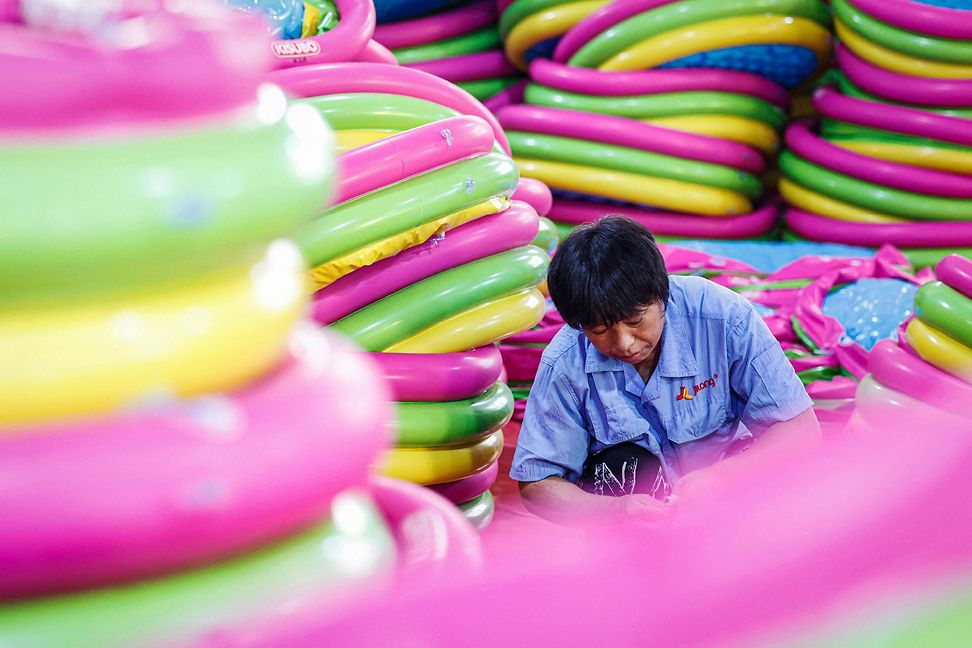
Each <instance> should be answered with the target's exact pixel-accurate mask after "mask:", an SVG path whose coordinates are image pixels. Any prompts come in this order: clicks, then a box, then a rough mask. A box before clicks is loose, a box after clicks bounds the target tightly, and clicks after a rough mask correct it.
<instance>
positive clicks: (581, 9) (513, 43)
mask: <svg viewBox="0 0 972 648" xmlns="http://www.w3.org/2000/svg"><path fill="white" fill-rule="evenodd" d="M610 1H611V0H581V1H579V2H566V3H564V4H557V5H556V6H552V7H549V8H547V9H544V10H542V11H538V12H536V13H534V14H531V15H530V16H527V17H526V18H524V19H523V20H521V21H519V22H518V23H516V26H514V27H513V28H512V29H510V31H509V33H508V34H506V35H505V37H504V39H503V40H504V41H505V47H506V56H507V58H509V59H510V61H512V62H513V65H515V66H516V67H517V68H519V69H520V70H522V71H524V72H526V71H527V66H528V63H529V61H527V52H529V50H530V48H531V47H533V46H534V45H536V44H538V43H542V42H544V41H547V40H550V39H551V38H556V37H558V36H561V35H563V34H564V33H565V32H567V31H568V30H569V29H570V28H571V27H573V26H574V25H576V24H577V23H578V22H580V21H581V20H583V19H584V18H585V17H587V16H589V15H590V14H591V13H593V12H594V11H597V10H598V9H600V8H601V7H603V6H604V5H606V4H608V3H609V2H610ZM503 16H504V17H505V16H506V13H504V14H503ZM501 24H502V23H501Z"/></svg>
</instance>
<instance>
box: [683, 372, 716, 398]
mask: <svg viewBox="0 0 972 648" xmlns="http://www.w3.org/2000/svg"><path fill="white" fill-rule="evenodd" d="M718 377H719V374H712V377H711V378H709V379H708V380H703V381H702V382H700V383H699V384H698V385H692V390H693V391H692V393H691V394H689V391H688V387H682V390H681V391H680V392H679V393H678V395H677V396H675V400H677V401H680V400H692V399H693V398H695V396H696V395H697V394H698V393H699V392H700V391H702V390H703V389H706V388H708V387H715V386H716V378H718Z"/></svg>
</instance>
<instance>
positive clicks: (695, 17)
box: [568, 0, 830, 69]
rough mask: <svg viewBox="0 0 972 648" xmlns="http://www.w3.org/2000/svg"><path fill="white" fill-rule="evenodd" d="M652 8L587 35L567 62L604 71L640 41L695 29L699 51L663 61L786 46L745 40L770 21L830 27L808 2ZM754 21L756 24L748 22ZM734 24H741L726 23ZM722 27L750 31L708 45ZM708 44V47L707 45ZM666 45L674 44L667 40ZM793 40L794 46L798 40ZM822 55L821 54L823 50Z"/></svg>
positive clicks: (727, 1)
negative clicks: (741, 47)
mask: <svg viewBox="0 0 972 648" xmlns="http://www.w3.org/2000/svg"><path fill="white" fill-rule="evenodd" d="M652 4H655V5H656V6H655V7H654V8H651V9H649V10H647V11H641V12H640V13H638V14H635V15H633V16H631V17H630V18H627V19H626V20H622V21H619V22H617V23H615V24H613V25H611V26H610V28H608V29H605V30H603V31H601V32H600V33H599V34H597V35H595V36H593V37H592V38H591V39H590V40H588V41H587V42H586V43H584V44H583V45H582V46H580V47H579V48H577V50H576V51H575V52H574V53H573V54H572V55H571V56H570V58H569V60H568V62H569V64H570V65H572V66H576V67H588V68H590V67H600V68H601V69H608V68H605V65H607V64H609V62H610V61H612V60H616V59H619V58H620V57H622V56H623V53H624V52H630V51H632V50H634V49H635V48H638V47H639V45H641V44H642V43H648V42H652V41H653V40H658V41H659V42H660V39H665V38H670V37H672V36H676V37H677V35H679V34H681V33H682V32H685V31H686V30H696V32H697V38H698V39H699V44H700V47H698V48H694V49H692V50H691V51H686V52H685V53H680V54H677V55H675V56H671V57H670V58H669V60H671V59H676V58H681V57H682V56H684V55H686V54H690V53H695V52H698V51H705V50H711V49H720V48H722V47H731V46H735V45H748V44H750V43H755V42H769V43H782V42H790V41H788V40H770V41H754V40H751V37H753V36H756V35H757V31H756V30H758V29H759V28H760V27H762V26H763V25H764V24H765V23H766V22H767V21H772V22H776V23H780V22H783V21H784V20H791V21H793V22H796V21H801V22H808V23H811V24H814V25H815V26H817V27H819V28H821V29H822V28H825V27H826V26H828V25H829V24H830V16H829V15H828V13H827V11H826V7H824V6H823V5H822V4H821V3H818V2H810V3H808V2H806V1H805V0H766V1H764V2H761V3H760V4H759V6H758V7H754V6H753V4H752V2H749V1H748V0H723V1H722V2H718V3H713V2H698V1H694V2H693V1H691V0H690V1H688V2H669V3H665V5H664V6H657V3H652ZM757 18H758V19H760V20H754V19H757ZM737 20H739V21H745V22H739V23H733V22H732V21H737ZM722 23H725V24H726V25H727V26H729V28H730V29H732V26H734V25H735V24H739V25H742V24H750V25H752V26H753V27H751V31H749V32H744V36H743V37H740V36H739V35H735V36H734V37H730V38H729V39H727V40H716V41H712V39H713V38H718V37H713V35H712V33H711V32H713V31H715V29H714V25H716V24H722ZM734 33H735V32H734ZM784 38H785V37H784ZM710 41H712V43H713V44H711V45H710V44H709V43H710ZM666 42H676V41H672V40H669V41H666ZM793 42H797V43H798V42H799V41H798V40H797V41H793ZM824 53H826V50H825V51H824ZM818 56H819V53H818ZM654 65H655V64H649V65H643V66H639V67H642V68H647V67H654ZM618 69H620V68H618ZM627 69H633V68H627Z"/></svg>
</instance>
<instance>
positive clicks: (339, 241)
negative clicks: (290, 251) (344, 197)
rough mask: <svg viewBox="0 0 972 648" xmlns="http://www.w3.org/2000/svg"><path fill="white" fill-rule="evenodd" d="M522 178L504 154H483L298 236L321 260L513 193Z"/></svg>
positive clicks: (340, 212) (365, 200)
mask: <svg viewBox="0 0 972 648" xmlns="http://www.w3.org/2000/svg"><path fill="white" fill-rule="evenodd" d="M518 178H519V175H518V173H517V169H516V165H515V164H514V163H513V161H512V160H511V159H510V158H508V157H507V156H506V155H504V154H502V153H488V154H486V155H480V156H479V157H475V158H471V159H467V160H463V161H460V162H456V163H455V164H450V165H448V166H444V167H441V168H439V169H435V170H434V171H431V172H429V173H425V174H422V175H418V176H414V177H412V178H409V179H407V180H405V181H403V182H400V183H398V184H395V185H392V186H390V187H386V188H384V189H381V190H379V191H375V192H372V193H370V194H365V195H363V196H359V197H358V198H356V199H354V200H349V201H347V202H345V203H343V204H341V205H338V206H337V207H334V208H332V209H330V210H328V211H327V212H326V213H325V214H323V215H322V216H321V217H320V218H318V219H317V220H316V221H314V222H312V223H309V224H307V225H305V226H304V227H303V228H302V229H301V230H300V231H299V232H298V233H297V235H296V240H297V243H298V245H300V247H301V249H302V251H303V252H304V255H305V256H306V257H307V259H308V261H309V262H310V264H311V265H312V266H316V265H320V264H321V263H324V262H325V261H329V260H331V259H334V258H336V257H338V256H340V255H342V254H347V253H348V252H351V251H352V250H356V249H358V248H361V247H362V246H364V245H367V244H369V243H373V242H375V241H380V240H383V239H386V238H388V237H390V236H394V235H395V234H400V233H402V232H405V231H407V230H409V229H411V228H413V227H416V226H418V225H421V224H422V223H425V222H427V221H429V220H432V219H433V218H436V217H439V216H445V215H446V214H449V213H452V212H455V211H458V210H460V209H465V208H467V207H471V206H473V205H477V204H479V203H481V202H483V201H485V200H488V199H490V198H492V197H496V196H509V195H510V194H512V193H513V190H514V189H515V188H516V183H517V180H518Z"/></svg>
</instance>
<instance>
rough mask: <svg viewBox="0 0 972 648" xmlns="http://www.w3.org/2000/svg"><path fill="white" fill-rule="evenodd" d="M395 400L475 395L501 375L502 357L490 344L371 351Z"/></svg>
mask: <svg viewBox="0 0 972 648" xmlns="http://www.w3.org/2000/svg"><path fill="white" fill-rule="evenodd" d="M369 355H370V356H371V358H372V360H374V361H375V363H376V364H377V365H378V367H379V369H380V370H381V373H382V374H383V375H384V377H385V380H387V381H388V384H389V386H390V387H391V390H392V398H394V399H395V400H396V401H412V402H432V401H456V400H464V399H467V398H472V397H473V396H476V395H478V394H481V393H482V392H484V391H486V390H487V389H489V387H491V386H492V385H493V383H495V382H496V381H497V380H499V378H500V374H501V373H502V371H503V358H502V356H501V355H500V351H499V348H498V347H496V346H495V345H488V346H484V347H479V348H478V349H473V350H472V351H459V352H456V353H371V354H369Z"/></svg>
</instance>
